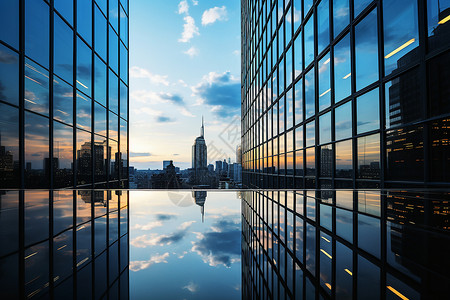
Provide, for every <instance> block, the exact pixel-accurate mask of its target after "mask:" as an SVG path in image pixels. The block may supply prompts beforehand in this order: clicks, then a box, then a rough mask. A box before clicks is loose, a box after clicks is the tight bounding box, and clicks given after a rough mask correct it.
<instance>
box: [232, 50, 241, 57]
mask: <svg viewBox="0 0 450 300" xmlns="http://www.w3.org/2000/svg"><path fill="white" fill-rule="evenodd" d="M233 54H234V55H236V56H241V51H240V50H234V51H233Z"/></svg>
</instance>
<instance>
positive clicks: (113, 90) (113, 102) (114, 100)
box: [109, 70, 119, 113]
mask: <svg viewBox="0 0 450 300" xmlns="http://www.w3.org/2000/svg"><path fill="white" fill-rule="evenodd" d="M109 110H111V111H113V112H115V113H118V112H119V79H118V78H117V76H116V75H115V74H114V73H113V72H112V71H111V70H109Z"/></svg>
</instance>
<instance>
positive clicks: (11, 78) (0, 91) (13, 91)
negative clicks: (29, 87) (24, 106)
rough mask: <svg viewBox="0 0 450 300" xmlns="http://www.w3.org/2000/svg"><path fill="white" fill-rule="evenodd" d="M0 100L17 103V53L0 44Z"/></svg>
mask: <svg viewBox="0 0 450 300" xmlns="http://www.w3.org/2000/svg"><path fill="white" fill-rule="evenodd" d="M0 100H2V101H5V102H9V103H11V104H14V105H19V55H18V54H17V53H16V52H14V51H12V50H10V49H8V48H7V47H5V46H3V45H1V44H0Z"/></svg>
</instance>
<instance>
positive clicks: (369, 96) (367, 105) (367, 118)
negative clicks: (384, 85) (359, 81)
mask: <svg viewBox="0 0 450 300" xmlns="http://www.w3.org/2000/svg"><path fill="white" fill-rule="evenodd" d="M356 119H357V122H358V123H357V128H356V129H357V132H358V134H360V133H363V132H366V131H371V130H376V129H379V128H380V101H379V93H378V88H376V89H374V90H372V91H370V92H368V93H366V94H364V95H362V96H360V97H358V98H357V101H356Z"/></svg>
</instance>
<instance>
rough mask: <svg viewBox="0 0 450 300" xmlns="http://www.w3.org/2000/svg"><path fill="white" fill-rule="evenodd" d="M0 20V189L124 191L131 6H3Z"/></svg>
mask: <svg viewBox="0 0 450 300" xmlns="http://www.w3.org/2000/svg"><path fill="white" fill-rule="evenodd" d="M0 20H1V21H0V23H1V27H0V187H2V188H19V187H21V188H62V187H73V186H78V187H83V186H86V187H89V186H92V185H93V184H94V183H95V184H96V187H102V186H104V187H106V186H108V187H126V186H127V182H128V78H129V75H128V40H129V38H128V0H95V1H94V0H53V1H47V0H20V1H18V0H5V1H1V4H0Z"/></svg>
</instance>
